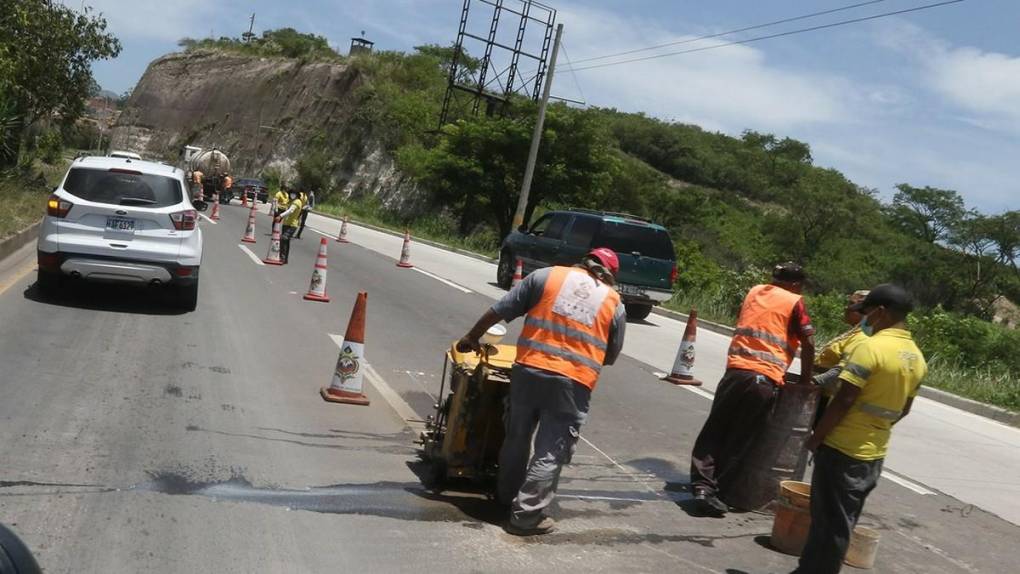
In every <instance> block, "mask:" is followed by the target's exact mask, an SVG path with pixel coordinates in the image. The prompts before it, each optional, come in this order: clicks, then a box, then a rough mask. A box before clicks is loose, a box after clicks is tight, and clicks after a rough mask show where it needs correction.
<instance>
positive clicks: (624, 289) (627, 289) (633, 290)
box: [617, 283, 645, 296]
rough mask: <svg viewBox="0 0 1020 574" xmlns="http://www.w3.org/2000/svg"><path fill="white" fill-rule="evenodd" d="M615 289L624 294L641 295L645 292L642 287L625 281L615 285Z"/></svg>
mask: <svg viewBox="0 0 1020 574" xmlns="http://www.w3.org/2000/svg"><path fill="white" fill-rule="evenodd" d="M617 290H618V291H619V292H620V293H623V294H624V295H642V296H643V295H644V294H645V290H644V289H642V288H640V287H636V286H634V285H627V284H626V283H620V284H619V285H618V286H617Z"/></svg>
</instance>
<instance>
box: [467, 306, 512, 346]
mask: <svg viewBox="0 0 1020 574" xmlns="http://www.w3.org/2000/svg"><path fill="white" fill-rule="evenodd" d="M502 319H503V318H502V317H500V316H499V314H498V313H496V312H495V311H493V310H492V309H489V310H487V311H486V312H485V314H484V315H482V316H481V318H480V319H478V322H477V323H475V326H474V327H471V330H470V331H468V332H467V334H466V335H464V336H463V337H461V338H460V340H459V341H457V349H458V350H463V349H471V350H472V351H474V352H476V353H480V352H481V351H482V344H481V343H480V342H479V340H480V339H481V338H482V335H484V334H485V332H486V331H488V330H489V327H491V326H493V325H495V324H496V323H499V322H500V321H501V320H502Z"/></svg>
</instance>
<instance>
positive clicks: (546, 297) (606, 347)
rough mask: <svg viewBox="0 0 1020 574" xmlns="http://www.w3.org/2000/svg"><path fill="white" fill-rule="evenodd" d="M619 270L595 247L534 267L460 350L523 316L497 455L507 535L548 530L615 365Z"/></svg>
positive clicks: (620, 331)
mask: <svg viewBox="0 0 1020 574" xmlns="http://www.w3.org/2000/svg"><path fill="white" fill-rule="evenodd" d="M619 268H620V263H619V259H618V258H617V256H616V253H614V252H613V251H612V250H611V249H608V248H605V247H600V248H596V249H593V250H592V251H591V252H589V253H588V255H586V256H585V257H584V258H583V259H582V261H581V263H580V264H579V265H578V266H575V267H563V266H557V267H546V268H543V269H539V270H537V271H535V272H533V273H531V274H529V275H528V276H527V277H525V278H524V280H522V281H521V282H520V283H518V284H517V285H516V286H515V287H513V288H512V289H511V290H510V292H509V293H507V295H506V296H505V297H503V299H501V300H500V301H499V302H497V303H496V304H495V305H493V306H492V308H491V309H489V310H488V311H487V312H486V313H485V314H484V315H483V316H482V318H481V319H479V320H478V322H477V323H476V324H475V326H474V327H473V328H472V329H471V330H470V331H469V332H468V333H467V334H466V335H465V336H464V337H463V338H461V339H460V341H458V343H457V347H458V348H459V349H465V350H466V349H467V348H470V349H474V350H475V351H478V350H480V344H479V339H480V337H481V336H482V334H484V333H485V332H486V331H487V330H488V329H489V327H491V326H493V325H495V324H496V323H498V322H499V321H500V320H505V321H512V320H513V319H515V318H517V317H520V316H521V315H525V319H524V327H523V328H522V330H521V336H520V338H519V339H518V341H517V359H516V362H515V363H514V366H513V370H512V371H511V376H510V406H509V416H506V417H504V418H505V421H506V437H505V439H504V441H503V448H502V449H501V450H500V454H499V484H498V497H499V501H500V502H501V503H503V504H504V505H507V506H509V507H510V520H509V522H508V523H507V525H506V531H507V532H509V533H510V534H515V535H520V536H526V535H532V534H544V533H546V532H549V531H551V530H552V529H553V526H554V522H553V520H552V518H549V517H548V516H545V515H544V511H545V509H546V508H547V507H548V506H549V504H550V503H551V502H552V500H553V497H554V496H555V491H556V485H557V483H558V482H559V476H560V472H561V471H562V469H563V465H565V464H568V463H569V462H570V459H571V457H572V456H573V454H574V450H575V449H576V447H577V440H578V438H580V430H581V425H582V424H584V421H585V419H586V418H587V416H588V404H589V400H590V397H591V392H592V389H594V388H595V384H596V382H597V381H598V378H599V374H600V372H601V370H602V366H603V365H611V364H613V363H614V362H615V361H616V358H617V357H618V356H619V354H620V351H621V350H622V348H623V337H624V331H625V328H626V321H627V317H626V313H625V311H624V306H623V305H622V304H621V303H620V294H619V293H617V292H616V290H615V289H614V288H613V286H614V285H615V276H616V273H617V272H618V271H619ZM536 427H537V432H536ZM532 437H534V455H533V456H532V454H531V453H532ZM529 457H530V460H531V462H530V464H529Z"/></svg>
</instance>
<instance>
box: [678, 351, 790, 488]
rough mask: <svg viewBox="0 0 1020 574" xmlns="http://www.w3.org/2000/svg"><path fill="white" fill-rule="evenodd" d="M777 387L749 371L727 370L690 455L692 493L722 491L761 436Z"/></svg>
mask: <svg viewBox="0 0 1020 574" xmlns="http://www.w3.org/2000/svg"><path fill="white" fill-rule="evenodd" d="M778 390H779V388H778V387H777V386H776V385H775V384H774V383H773V382H772V381H771V380H769V379H768V378H767V377H765V376H763V375H759V374H758V373H755V372H752V371H742V370H738V369H730V370H728V371H726V373H725V374H724V375H723V378H722V380H720V381H719V386H718V388H717V389H716V393H715V398H714V399H712V410H711V411H710V412H709V413H708V419H707V420H706V421H705V425H704V426H703V427H701V433H700V434H698V439H697V440H696V441H695V442H694V451H693V452H692V453H691V490H693V491H698V490H702V491H704V492H706V493H708V494H716V493H717V492H719V491H725V490H726V486H727V484H728V483H729V482H730V481H732V480H733V479H734V478H736V473H737V472H739V469H740V463H741V462H742V459H743V457H744V455H745V454H747V452H748V450H749V449H750V448H751V446H752V445H753V444H754V441H755V440H756V439H757V438H758V436H759V435H761V433H762V430H763V428H764V426H765V423H766V421H767V420H768V414H769V411H770V410H771V409H772V405H773V403H774V402H775V398H776V393H777V392H778Z"/></svg>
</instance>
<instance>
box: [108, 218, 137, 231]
mask: <svg viewBox="0 0 1020 574" xmlns="http://www.w3.org/2000/svg"><path fill="white" fill-rule="evenodd" d="M106 228H107V229H109V230H110V231H127V232H133V231H134V230H135V220H134V219H125V218H123V217H107V218H106Z"/></svg>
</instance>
